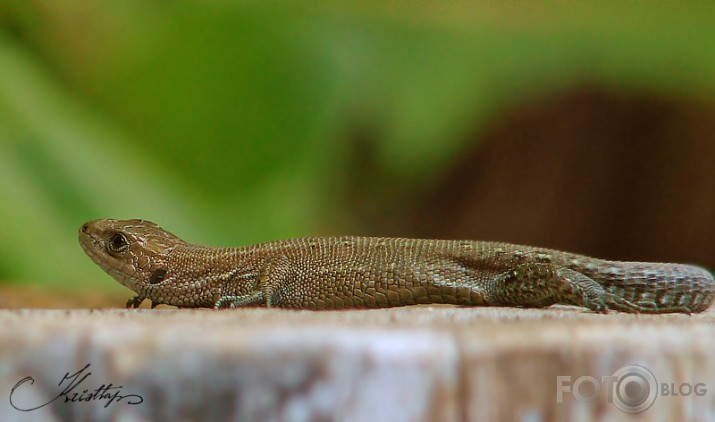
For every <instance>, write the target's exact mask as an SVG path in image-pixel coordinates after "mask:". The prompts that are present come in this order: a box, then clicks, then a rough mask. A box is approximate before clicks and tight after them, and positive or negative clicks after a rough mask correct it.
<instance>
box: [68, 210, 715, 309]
mask: <svg viewBox="0 0 715 422" xmlns="http://www.w3.org/2000/svg"><path fill="white" fill-rule="evenodd" d="M80 243H81V244H82V247H83V248H84V250H85V251H86V252H87V254H88V255H89V256H90V258H92V259H93V260H94V261H95V262H96V263H97V264H98V265H100V266H101V267H102V268H103V269H104V270H105V271H107V272H108V273H109V274H110V275H111V276H112V277H114V278H115V279H117V280H118V281H119V282H120V283H122V284H123V285H125V286H127V287H129V288H130V289H132V290H133V291H135V292H136V293H137V296H136V297H135V298H133V299H131V300H130V301H129V302H128V306H138V304H139V303H140V302H141V301H142V300H144V299H150V300H151V301H152V306H156V305H157V304H169V305H175V306H179V307H235V306H280V307H288V308H299V309H344V308H383V307H390V306H404V305H415V304H438V303H439V304H454V305H467V306H517V307H542V306H549V305H552V304H556V303H560V304H571V305H578V306H583V307H586V308H589V309H591V310H594V311H597V312H606V311H607V310H608V309H616V310H620V311H625V312H650V313H665V312H700V311H703V310H705V309H707V308H708V307H709V306H710V305H711V303H712V302H713V299H714V298H715V282H714V281H713V277H712V275H711V274H709V273H708V272H707V271H705V270H704V269H702V268H699V267H695V266H691V265H682V264H661V263H640V262H620V261H607V260H601V259H594V258H589V257H585V256H581V255H576V254H571V253H566V252H559V251H554V250H550V249H543V248H534V247H529V246H519V245H512V244H505V243H493V242H479V241H465V240H429V239H404V238H374V237H332V238H329V237H326V238H304V239H293V240H283V241H277V242H269V243H263V244H258V245H252V246H247V247H241V248H211V247H205V246H198V245H193V244H189V243H186V242H184V241H183V240H181V239H179V238H178V237H176V236H174V235H173V234H171V233H169V232H167V231H165V230H164V229H162V228H161V227H159V226H157V225H156V224H154V223H150V222H147V221H143V220H124V221H121V220H97V221H93V222H89V223H87V224H85V225H83V226H82V228H81V229H80Z"/></svg>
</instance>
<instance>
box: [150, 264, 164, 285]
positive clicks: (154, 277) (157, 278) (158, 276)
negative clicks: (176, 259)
mask: <svg viewBox="0 0 715 422" xmlns="http://www.w3.org/2000/svg"><path fill="white" fill-rule="evenodd" d="M164 278H166V270H165V269H163V268H159V269H158V270H156V271H154V272H153V273H151V277H149V284H157V283H161V282H162V281H164Z"/></svg>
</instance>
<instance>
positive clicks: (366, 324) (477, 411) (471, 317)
mask: <svg viewBox="0 0 715 422" xmlns="http://www.w3.org/2000/svg"><path fill="white" fill-rule="evenodd" d="M714 339H715V314H713V312H712V311H711V312H706V313H703V314H699V315H693V316H687V315H658V316H655V315H630V314H620V313H611V314H609V315H597V314H593V313H588V312H583V311H582V310H580V309H577V308H571V307H556V308H551V309H543V310H542V309H508V308H459V307H451V306H436V307H431V306H430V307H426V306H417V307H407V308H391V309H382V310H373V311H321V312H311V311H290V310H281V309H260V308H246V309H235V310H224V311H213V310H182V309H163V308H158V309H154V310H148V309H139V310H101V311H98V310H94V311H91V310H75V311H61V310H51V311H50V310H4V311H0V362H2V365H0V392H2V394H0V420H3V421H14V420H43V421H82V420H100V421H101V420H137V421H144V420H216V421H220V420H235V421H246V420H286V421H321V420H324V421H328V420H355V421H361V420H370V421H383V420H384V421H420V420H424V421H428V420H440V421H463V420H499V419H502V420H513V419H516V420H531V421H539V420H555V421H560V420H603V419H606V420H630V419H632V416H631V415H628V414H626V413H623V412H622V411H620V410H619V409H618V408H617V407H616V406H615V405H614V404H613V403H609V402H608V401H607V399H606V396H605V394H604V395H602V396H599V398H598V399H597V400H596V401H595V402H594V403H592V404H583V403H579V402H577V401H576V400H575V399H574V397H573V395H572V394H569V393H565V394H564V395H563V397H564V400H563V401H562V402H561V403H558V402H557V377H558V376H571V377H572V380H571V381H573V382H575V380H576V379H577V377H579V376H582V375H588V376H592V377H594V378H597V379H599V380H600V379H601V377H602V376H609V375H612V374H613V373H614V372H615V371H617V370H618V369H619V368H621V367H623V366H625V365H630V364H640V365H643V366H645V367H647V368H648V369H649V370H650V371H652V373H653V375H654V376H655V378H656V379H657V381H658V382H659V383H661V384H667V385H670V384H673V385H676V386H680V385H682V384H684V383H685V384H689V385H695V384H697V383H702V384H704V385H705V387H706V388H707V390H708V391H707V394H705V395H704V396H696V395H695V394H692V393H691V394H690V395H687V396H683V395H679V396H677V397H676V396H665V395H662V394H659V395H658V397H657V398H656V400H655V402H654V404H653V405H652V407H650V409H648V410H646V411H645V412H643V413H640V414H639V415H638V416H639V417H641V418H642V419H644V420H654V421H656V420H686V419H692V420H707V419H712V418H713V417H715V401H713V399H712V397H713V396H712V394H713V393H712V389H713V388H715V354H713V352H712V350H715V340H714ZM86 364H91V367H90V369H89V370H90V371H91V372H92V375H91V376H90V377H89V378H87V379H86V380H85V381H84V382H83V383H82V389H89V390H90V393H91V391H92V390H94V389H96V388H98V387H99V386H101V385H102V384H108V383H112V384H113V385H114V386H117V385H122V386H123V389H122V393H123V394H138V395H141V397H142V398H143V403H141V404H137V405H129V404H127V403H125V402H124V401H121V402H115V403H112V404H110V405H108V406H107V407H106V408H105V407H104V404H105V403H106V401H100V400H97V401H90V402H86V403H85V402H80V403H62V402H61V401H62V400H58V401H56V402H54V403H52V404H50V405H48V406H46V407H43V408H41V409H38V410H36V411H33V412H27V413H23V412H18V411H17V410H15V409H13V408H12V407H11V406H10V404H9V400H8V399H9V396H10V392H11V390H12V388H13V386H15V385H16V383H18V382H19V381H20V380H21V379H23V378H24V377H27V376H32V377H33V378H34V379H35V383H34V384H33V385H29V384H23V385H21V386H20V387H18V389H17V390H16V394H17V395H16V396H14V397H15V399H16V400H17V401H16V404H19V405H21V406H22V405H26V406H28V407H29V406H30V403H32V404H33V405H37V404H39V403H42V402H46V401H48V400H49V399H50V398H52V397H54V396H56V395H57V393H58V392H59V390H58V387H57V385H58V383H59V381H60V380H61V379H62V377H63V376H64V375H65V374H66V373H68V372H69V373H73V372H76V371H79V370H80V369H82V368H83V367H84V365H86ZM573 382H572V383H571V384H569V385H572V384H573ZM660 389H661V387H659V390H660Z"/></svg>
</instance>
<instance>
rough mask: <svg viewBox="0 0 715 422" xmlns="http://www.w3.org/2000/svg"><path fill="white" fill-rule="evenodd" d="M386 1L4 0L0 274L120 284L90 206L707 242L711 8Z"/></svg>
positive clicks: (565, 237) (195, 222) (206, 239)
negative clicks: (93, 249) (87, 252)
mask: <svg viewBox="0 0 715 422" xmlns="http://www.w3.org/2000/svg"><path fill="white" fill-rule="evenodd" d="M383 3H384V2H361V3H356V4H353V5H346V4H345V3H338V2H330V1H320V2H303V3H301V2H283V1H268V2H254V1H239V2H230V1H223V0H208V1H206V0H201V1H199V0H184V1H177V2H162V1H137V0H125V1H121V2H109V1H93V2H87V1H79V0H70V1H62V2H57V1H52V0H22V1H15V0H10V1H7V0H6V1H3V2H2V3H0V221H2V223H1V224H0V283H14V284H15V285H18V284H21V285H29V284H42V285H45V286H50V287H53V288H54V287H57V288H69V289H72V288H79V289H81V288H86V287H91V289H100V290H102V289H109V290H111V289H114V290H113V291H116V292H122V294H128V291H126V290H124V289H123V288H122V287H121V286H118V285H116V283H114V282H113V281H111V280H110V279H109V277H108V276H106V275H104V274H103V273H102V272H101V271H100V270H99V269H98V268H95V266H94V264H92V263H91V261H90V260H89V259H87V258H86V257H85V256H84V254H83V252H82V250H81V249H80V247H79V245H78V243H77V239H76V238H77V236H76V232H77V229H78V227H79V226H80V225H81V224H82V223H83V222H85V221H87V220H90V219H95V218H107V217H113V218H145V219H149V220H152V221H155V222H157V223H159V224H161V225H162V226H164V227H166V228H168V229H169V230H171V231H173V232H174V233H176V234H178V235H179V236H181V237H183V238H185V239H187V240H189V241H193V242H199V243H205V244H212V245H227V246H229V245H233V246H237V245H242V244H249V243H254V242H260V241H266V240H272V239H279V238H287V237H297V236H314V235H333V234H361V235H394V236H430V237H459V238H475V239H484V240H502V241H511V242H521V243H531V244H535V245H540V246H548V247H554V248H561V249H570V250H573V251H576V252H582V253H588V254H592V255H597V256H603V257H608V258H614V259H633V260H666V261H672V260H677V261H685V262H695V263H699V264H701V265H705V266H709V267H711V268H712V267H715V249H714V247H713V243H714V242H713V239H715V225H714V224H715V223H713V221H715V219H714V218H713V217H715V181H714V179H715V177H714V175H715V165H714V164H715V158H713V157H715V147H713V143H714V142H713V141H714V140H715V130H714V128H715V122H714V121H713V116H714V115H715V113H713V104H712V99H713V95H714V94H715V19H714V18H713V16H715V14H714V13H715V7H713V6H712V5H710V4H709V3H705V2H688V3H687V4H683V3H675V2H673V3H668V2H657V3H649V4H647V5H646V4H643V3H641V2H630V3H621V2H603V3H594V4H570V3H542V2H538V3H537V2H530V3H520V2H488V3H486V2H485V3H482V4H481V5H479V6H474V5H472V6H469V5H468V3H467V2H440V1H434V2H430V1H421V2H387V4H383Z"/></svg>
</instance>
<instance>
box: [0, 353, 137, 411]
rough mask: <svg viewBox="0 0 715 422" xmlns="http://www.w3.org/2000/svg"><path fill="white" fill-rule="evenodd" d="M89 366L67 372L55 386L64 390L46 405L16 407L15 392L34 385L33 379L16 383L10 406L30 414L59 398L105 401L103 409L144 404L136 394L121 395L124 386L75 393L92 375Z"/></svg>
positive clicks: (80, 400)
mask: <svg viewBox="0 0 715 422" xmlns="http://www.w3.org/2000/svg"><path fill="white" fill-rule="evenodd" d="M89 366H90V364H87V365H85V366H84V368H82V369H80V370H79V371H77V372H75V373H74V374H72V375H70V373H69V372H67V373H66V374H65V376H64V377H62V379H61V380H60V383H59V384H57V386H58V387H63V384H66V382H68V383H67V385H66V386H64V389H63V390H62V391H60V392H59V393H58V394H57V396H55V397H54V398H53V399H52V400H50V401H48V402H47V403H43V404H41V405H39V406H35V407H28V408H25V407H20V406H18V405H16V404H15V403H14V402H13V400H12V398H13V394H15V392H16V391H18V390H19V389H20V388H21V387H22V386H23V385H25V384H27V383H28V382H29V385H32V384H34V383H35V379H34V378H32V377H25V378H23V379H21V380H20V381H18V383H17V384H15V386H14V387H12V390H10V405H11V406H12V407H14V408H15V409H17V410H20V411H22V412H31V411H33V410H37V409H39V408H41V407H45V406H47V405H48V404H50V403H52V402H54V401H55V400H57V399H59V398H60V397H64V399H65V401H64V402H65V403H68V402H72V403H77V402H90V401H94V400H106V401H107V402H106V403H105V404H104V407H105V408H106V407H108V406H109V405H110V404H112V403H114V402H117V403H119V402H120V401H122V400H124V399H126V400H127V401H126V403H127V404H140V403H142V402H144V398H143V397H142V396H140V395H138V394H121V390H122V388H124V386H122V385H118V386H115V385H114V384H111V383H110V384H102V385H101V386H100V387H98V388H96V389H94V390H91V391H90V390H89V389H85V390H82V392H77V391H75V390H79V386H80V384H82V382H84V380H86V379H87V378H89V376H90V375H92V373H91V372H88V369H89Z"/></svg>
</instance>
